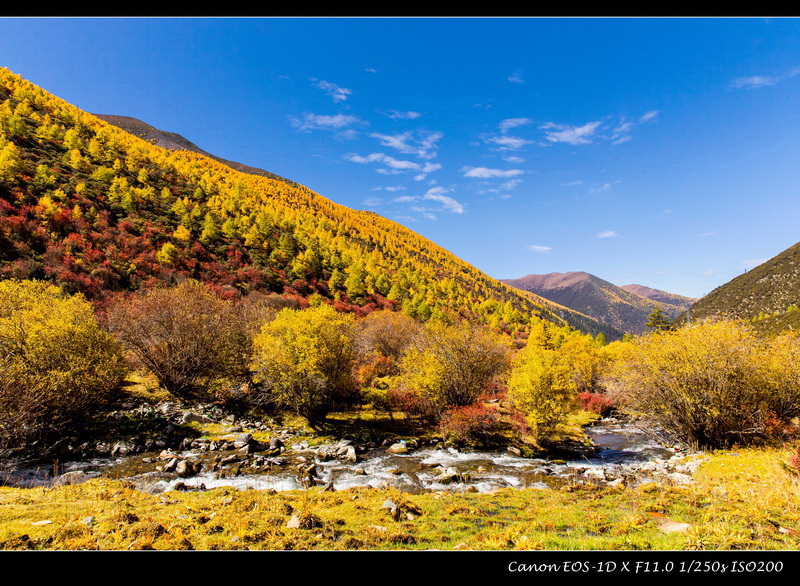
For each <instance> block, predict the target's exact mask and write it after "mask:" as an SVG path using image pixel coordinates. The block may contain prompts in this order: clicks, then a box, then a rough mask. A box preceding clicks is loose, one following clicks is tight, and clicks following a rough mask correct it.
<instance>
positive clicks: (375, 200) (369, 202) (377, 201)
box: [364, 197, 383, 208]
mask: <svg viewBox="0 0 800 586" xmlns="http://www.w3.org/2000/svg"><path fill="white" fill-rule="evenodd" d="M382 203H383V200H382V199H381V198H379V197H370V198H367V199H365V200H364V205H365V206H368V207H371V208H374V207H376V206H379V205H381V204H382Z"/></svg>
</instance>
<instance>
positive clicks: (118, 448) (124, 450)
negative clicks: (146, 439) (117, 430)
mask: <svg viewBox="0 0 800 586" xmlns="http://www.w3.org/2000/svg"><path fill="white" fill-rule="evenodd" d="M139 451H141V446H138V445H136V444H135V443H133V442H128V441H121V442H117V443H115V444H114V445H113V447H112V448H111V455H112V456H127V455H128V454H135V453H136V452H139Z"/></svg>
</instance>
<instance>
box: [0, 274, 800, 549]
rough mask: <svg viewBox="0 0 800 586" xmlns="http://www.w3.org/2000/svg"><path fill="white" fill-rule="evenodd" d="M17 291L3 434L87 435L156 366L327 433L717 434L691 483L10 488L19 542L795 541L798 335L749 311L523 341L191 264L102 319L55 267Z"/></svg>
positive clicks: (160, 376) (526, 437) (6, 288)
mask: <svg viewBox="0 0 800 586" xmlns="http://www.w3.org/2000/svg"><path fill="white" fill-rule="evenodd" d="M0 287H2V292H3V295H2V296H0V346H2V349H3V352H2V356H3V360H4V362H3V366H4V370H5V372H6V373H9V375H8V376H6V377H4V380H3V383H2V384H3V385H4V386H3V387H2V394H0V431H1V432H2V435H0V441H2V447H3V448H5V449H7V450H13V449H17V450H24V449H26V448H27V449H30V447H31V446H32V445H33V446H42V445H44V443H43V442H46V441H48V440H52V439H53V438H55V437H58V436H59V435H61V436H64V435H70V434H72V435H78V434H79V433H80V430H79V427H80V426H83V425H84V424H85V423H86V422H87V421H89V420H91V417H92V415H93V414H99V413H101V412H102V409H103V407H104V405H105V404H106V403H107V401H108V399H109V397H110V396H113V395H115V394H116V395H119V394H124V393H126V392H130V391H131V389H132V388H133V386H134V385H132V384H131V382H132V381H134V380H142V377H146V378H149V379H151V380H154V381H155V382H156V384H155V387H156V389H155V390H156V392H157V393H159V394H160V395H161V396H162V397H163V396H168V397H170V398H171V400H173V401H179V402H180V401H185V400H198V399H202V400H204V401H211V402H213V403H216V404H217V405H219V406H220V408H221V409H227V410H231V411H236V412H238V413H249V414H250V415H252V416H257V417H267V418H268V417H272V416H276V417H284V418H289V417H295V418H299V420H300V421H305V422H307V423H308V424H309V426H310V427H309V429H310V430H311V432H313V433H316V434H323V433H333V434H336V435H338V436H340V437H346V436H347V435H348V434H350V435H354V434H373V436H375V437H380V436H383V437H394V438H397V437H400V436H405V437H412V436H413V437H426V438H438V439H439V440H440V441H443V442H446V443H449V444H451V445H455V446H465V447H475V448H482V447H497V446H515V447H517V448H520V449H522V450H524V453H527V454H531V455H546V454H547V453H548V450H549V449H550V448H553V447H557V446H559V445H560V444H563V442H565V441H569V440H572V441H576V440H578V441H579V440H580V425H581V424H586V423H587V422H589V421H591V420H593V419H597V418H599V417H600V416H601V415H602V414H606V413H608V411H609V409H615V408H616V409H625V410H627V411H630V412H631V413H634V414H641V415H646V416H648V417H650V418H653V419H655V420H656V421H657V422H658V423H660V424H661V425H662V426H663V427H664V428H666V429H667V430H668V431H670V432H671V433H672V434H674V435H675V436H676V437H679V438H681V439H682V440H684V441H686V442H688V443H692V444H693V445H695V446H696V447H699V448H703V449H705V450H706V451H707V452H706V457H705V461H704V463H703V464H702V466H701V467H700V468H699V470H698V471H697V472H696V473H695V477H694V482H693V483H692V484H689V485H685V486H672V485H656V484H652V483H651V484H645V485H640V486H638V487H635V488H632V487H627V488H626V487H623V486H616V487H611V486H598V485H594V484H591V483H589V484H580V485H578V484H575V485H573V484H569V483H568V484H567V485H566V486H564V487H563V488H562V489H560V490H537V489H525V490H519V489H503V490H498V491H495V492H493V493H491V494H470V493H463V494H453V493H442V492H437V493H428V494H417V495H411V494H404V493H400V492H399V491H397V490H396V489H371V488H354V489H348V490H344V491H337V492H324V491H322V490H321V489H319V488H311V489H308V490H305V491H288V492H286V493H275V492H274V491H254V490H244V491H237V490H234V489H226V488H221V489H219V488H218V489H214V490H209V491H205V492H186V493H183V492H177V491H170V492H168V493H164V494H161V495H149V494H144V493H141V492H137V491H135V490H133V489H132V488H131V487H130V486H129V485H127V484H126V483H125V482H124V481H121V480H112V479H107V478H105V479H94V480H90V481H88V482H86V483H84V484H80V485H77V486H58V487H42V488H27V489H23V488H14V487H2V488H0V548H3V549H151V548H152V549H245V548H249V549H377V548H380V549H409V548H421V549H432V548H435V549H739V548H741V549H796V548H797V547H798V546H800V539H799V538H798V536H800V532H798V527H800V498H798V497H800V480H799V478H800V464H798V462H799V461H800V460H798V453H800V452H798V444H797V443H796V439H795V438H796V437H797V431H798V415H799V413H798V405H800V376H798V372H797V369H796V364H797V358H798V353H799V352H800V339H798V337H797V336H796V335H794V334H791V333H785V334H781V335H779V336H773V337H771V338H762V337H760V336H758V335H756V334H754V333H753V332H752V331H751V330H750V329H749V328H748V327H747V326H746V325H744V324H742V323H739V322H698V323H693V324H690V325H687V326H684V327H683V328H680V329H678V330H658V331H654V332H652V333H649V334H644V335H642V336H638V337H634V338H632V339H631V340H629V341H626V342H622V341H615V342H612V343H610V344H605V343H603V341H602V340H597V339H595V338H593V337H591V336H589V335H586V334H582V333H580V332H576V331H574V330H571V329H569V328H566V327H560V326H556V325H553V324H551V323H549V322H544V321H538V322H537V321H534V327H532V328H531V331H530V333H529V335H528V337H527V341H526V343H525V345H524V346H523V347H522V348H519V347H518V346H519V344H514V343H512V342H511V341H510V339H509V337H508V336H504V335H502V334H501V333H497V332H496V331H493V330H491V329H490V328H488V327H483V326H480V327H479V326H475V325H470V324H467V323H462V322H460V321H458V320H456V319H453V318H451V317H448V316H446V315H444V316H442V317H440V318H439V319H430V320H428V321H427V322H426V323H420V322H419V321H417V320H414V319H412V318H410V317H409V316H407V315H404V314H402V313H400V312H396V311H386V310H376V311H373V312H371V313H369V314H368V315H366V316H365V317H359V316H357V315H354V314H353V313H347V312H341V311H336V310H335V309H334V308H333V307H332V306H331V304H329V303H325V302H324V301H321V300H319V299H312V300H310V301H309V302H307V303H305V304H300V305H296V306H283V304H281V303H278V302H276V300H275V299H270V298H269V297H258V296H256V297H254V298H249V299H241V300H231V299H222V298H220V297H219V296H214V293H213V291H212V290H211V289H210V288H208V287H207V286H205V285H202V284H200V283H197V282H193V281H186V282H184V283H182V284H180V285H177V286H175V287H170V288H163V289H153V290H149V291H147V292H143V293H136V294H132V295H131V296H129V297H127V298H120V299H119V300H117V301H116V302H115V303H111V304H109V305H108V306H106V307H105V308H104V311H102V312H98V313H97V314H95V312H94V310H93V309H92V307H91V305H90V304H88V303H87V302H86V301H85V300H84V299H83V298H82V296H81V295H80V294H73V295H68V294H66V293H63V292H61V291H60V290H58V289H57V288H55V287H52V286H48V285H45V284H43V283H38V282H31V281H16V280H6V281H2V282H0ZM203 357H206V358H207V359H202V358H203ZM167 366H170V367H172V368H174V370H167V369H166V367H167ZM126 377H127V381H128V386H125V385H124V384H121V383H122V381H123V379H124V378H126ZM139 391H140V392H141V389H139ZM144 395H145V396H148V395H150V396H151V398H152V399H153V400H155V397H154V395H153V393H152V392H151V391H146V392H145V393H144ZM281 413H283V414H284V415H280V414H281ZM21 417H24V418H25V420H24V422H23V421H22V420H21V419H20V418H21ZM21 430H24V433H22V431H21ZM265 439H266V438H265ZM37 442H39V443H37ZM387 501H391V502H392V503H393V504H394V506H393V507H391V511H387V510H386V509H384V508H382V507H383V504H385V503H386V502H387ZM398 511H399V512H398ZM676 526H679V527H681V530H680V531H675V532H673V531H672V530H671V528H672V527H676Z"/></svg>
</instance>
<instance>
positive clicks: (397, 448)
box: [386, 442, 409, 454]
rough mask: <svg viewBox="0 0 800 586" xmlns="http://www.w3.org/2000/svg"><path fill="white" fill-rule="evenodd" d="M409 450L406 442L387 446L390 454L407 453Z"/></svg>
mask: <svg viewBox="0 0 800 586" xmlns="http://www.w3.org/2000/svg"><path fill="white" fill-rule="evenodd" d="M408 451H409V450H408V446H407V445H406V444H405V442H397V443H394V444H392V445H391V446H389V447H388V448H386V452H387V453H389V454H407V453H408Z"/></svg>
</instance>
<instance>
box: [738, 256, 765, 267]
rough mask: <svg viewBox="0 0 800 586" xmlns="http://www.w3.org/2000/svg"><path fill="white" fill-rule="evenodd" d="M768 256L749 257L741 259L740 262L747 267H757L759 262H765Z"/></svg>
mask: <svg viewBox="0 0 800 586" xmlns="http://www.w3.org/2000/svg"><path fill="white" fill-rule="evenodd" d="M768 260H769V258H751V259H750V260H743V261H742V262H741V264H742V265H743V266H745V267H747V268H748V269H752V268H755V267H757V266H758V265H760V264H763V263H765V262H767V261H768Z"/></svg>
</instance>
